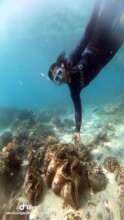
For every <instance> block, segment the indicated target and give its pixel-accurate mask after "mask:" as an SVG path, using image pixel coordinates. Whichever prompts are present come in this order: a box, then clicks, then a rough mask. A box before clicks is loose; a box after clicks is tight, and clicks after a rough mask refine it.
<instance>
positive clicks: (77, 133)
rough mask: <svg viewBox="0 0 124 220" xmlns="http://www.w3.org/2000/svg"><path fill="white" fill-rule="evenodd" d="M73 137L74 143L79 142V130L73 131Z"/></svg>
mask: <svg viewBox="0 0 124 220" xmlns="http://www.w3.org/2000/svg"><path fill="white" fill-rule="evenodd" d="M73 139H74V142H75V144H77V143H79V142H80V132H75V133H74V137H73Z"/></svg>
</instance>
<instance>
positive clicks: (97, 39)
mask: <svg viewBox="0 0 124 220" xmlns="http://www.w3.org/2000/svg"><path fill="white" fill-rule="evenodd" d="M123 40H124V2H123V1H121V0H109V1H108V0H101V1H100V0H97V1H96V3H95V6H94V9H93V12H92V15H91V18H90V21H89V23H88V25H87V27H86V31H85V33H84V35H83V37H82V39H81V41H80V43H79V45H78V46H77V47H76V49H75V50H74V51H73V52H72V53H71V55H70V56H69V57H68V58H66V56H65V54H64V53H63V54H61V55H60V56H59V57H58V58H57V60H56V62H55V63H54V64H52V65H51V66H50V68H49V72H48V76H49V78H50V79H51V80H52V81H53V82H54V83H55V84H56V85H62V84H63V83H66V84H67V85H68V87H69V89H70V94H71V98H72V101H73V104H74V109H75V123H76V129H75V133H74V138H75V140H76V141H80V128H81V122H82V105H81V98H80V93H81V91H82V89H84V88H85V87H86V86H87V85H89V83H90V82H91V81H92V80H93V79H94V78H95V77H96V76H97V75H98V73H99V72H100V71H101V70H102V69H103V67H104V66H105V65H106V64H107V63H109V62H110V60H111V59H112V58H113V57H114V56H115V54H116V53H117V51H118V50H119V49H120V47H121V46H122V44H123Z"/></svg>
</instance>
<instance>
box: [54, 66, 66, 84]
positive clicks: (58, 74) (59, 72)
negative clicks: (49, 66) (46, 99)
mask: <svg viewBox="0 0 124 220" xmlns="http://www.w3.org/2000/svg"><path fill="white" fill-rule="evenodd" d="M63 76H64V69H63V68H61V67H59V68H57V69H56V71H55V74H54V78H53V81H54V82H55V83H56V84H57V85H60V84H61V83H62V79H63Z"/></svg>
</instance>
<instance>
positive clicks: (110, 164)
mask: <svg viewBox="0 0 124 220" xmlns="http://www.w3.org/2000/svg"><path fill="white" fill-rule="evenodd" d="M104 167H105V169H106V170H108V171H109V172H111V173H113V172H115V171H116V169H118V168H119V163H118V161H117V159H116V158H114V157H107V158H106V159H105V160H104Z"/></svg>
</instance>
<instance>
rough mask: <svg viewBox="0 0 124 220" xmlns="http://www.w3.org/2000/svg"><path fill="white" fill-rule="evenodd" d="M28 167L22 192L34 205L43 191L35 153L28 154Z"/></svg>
mask: <svg viewBox="0 0 124 220" xmlns="http://www.w3.org/2000/svg"><path fill="white" fill-rule="evenodd" d="M29 157H30V162H29V168H28V171H27V173H26V177H25V182H24V194H25V196H26V197H27V199H28V200H29V202H30V203H31V204H32V205H36V204H37V203H38V202H39V199H40V197H41V195H42V192H43V179H42V176H41V169H40V167H39V163H38V159H37V157H35V153H34V152H32V153H31V154H30V156H29Z"/></svg>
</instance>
